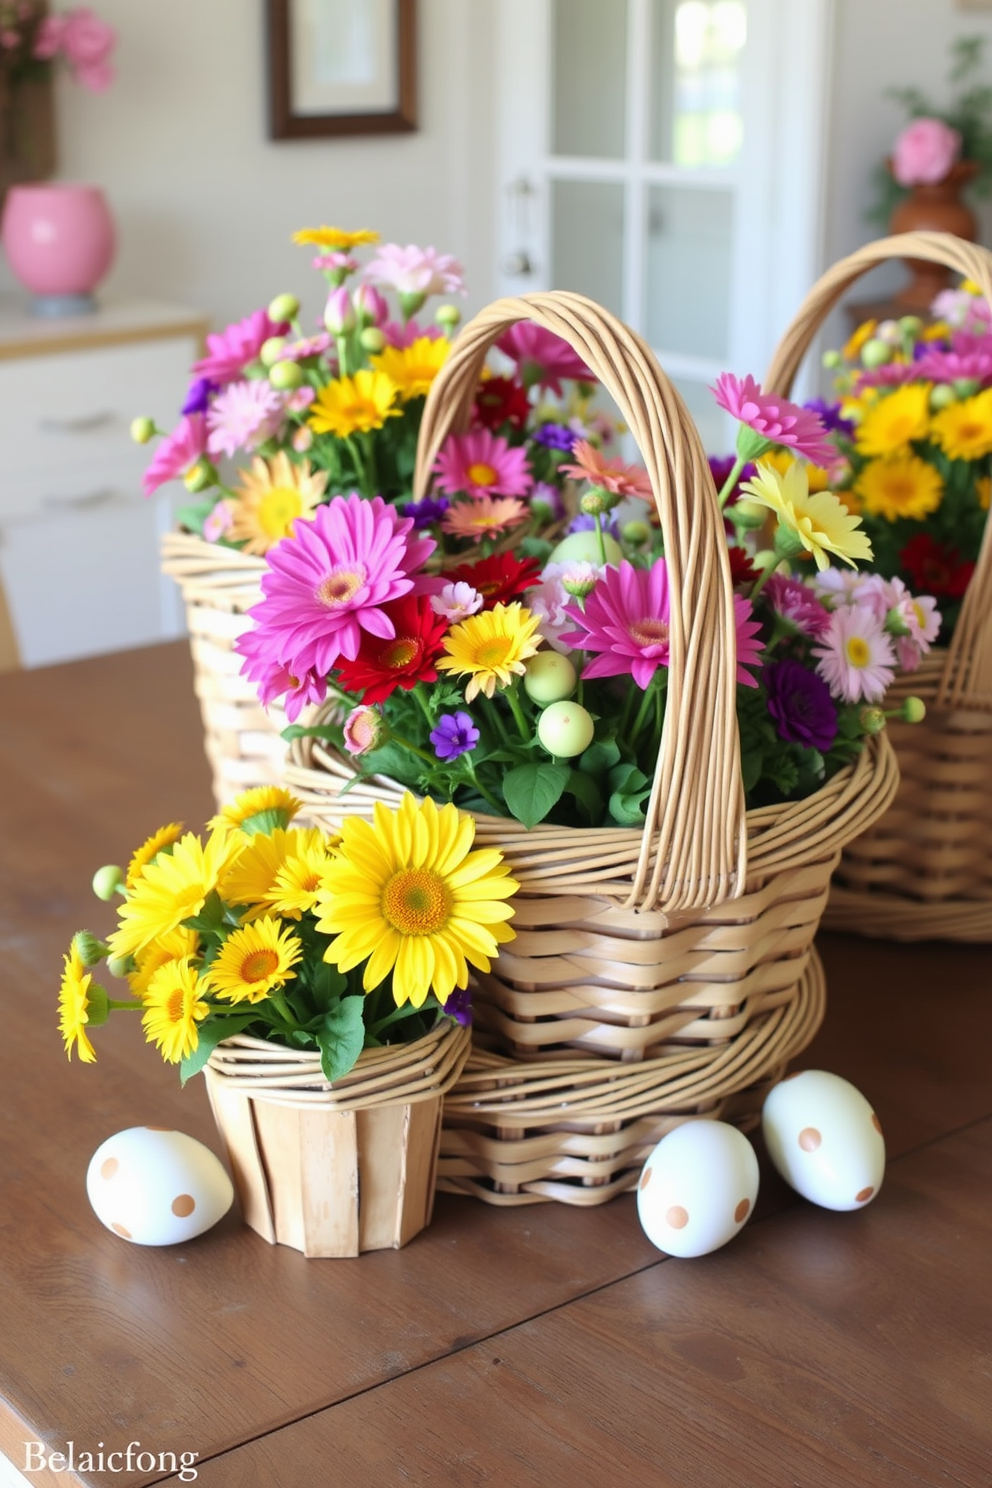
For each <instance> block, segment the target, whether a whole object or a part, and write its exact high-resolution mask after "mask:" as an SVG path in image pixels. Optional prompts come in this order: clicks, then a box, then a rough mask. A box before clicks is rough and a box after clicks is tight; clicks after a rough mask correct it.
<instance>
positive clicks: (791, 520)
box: [438, 460, 872, 665]
mask: <svg viewBox="0 0 992 1488" xmlns="http://www.w3.org/2000/svg"><path fill="white" fill-rule="evenodd" d="M741 490H742V491H745V492H746V493H747V494H748V495H749V496H750V497H751V499H752V501H756V502H758V504H759V505H760V506H767V507H768V508H769V509H770V510H771V511H773V512H774V513H775V516H776V517H777V518H778V520H779V523H780V524H781V526H782V527H784V528H785V530H786V532H788V533H792V534H793V535H794V537H795V538H796V539H798V541H799V542H800V543H801V544H802V546H803V547H804V548H805V549H806V551H807V553H812V555H813V558H814V560H815V561H816V566H817V568H820V569H823V568H829V567H830V556H829V555H831V554H832V555H833V556H834V557H835V558H840V559H841V561H842V562H844V563H849V564H850V565H851V567H852V568H854V567H856V564H855V561H854V560H855V559H856V558H864V559H867V558H870V557H871V555H872V553H871V543H870V542H869V541H868V537H867V534H866V533H864V532H862V531H861V518H860V517H857V516H853V515H852V514H851V513H850V512H849V511H848V509H847V507H846V506H845V505H844V503H843V502H842V501H838V499H837V497H836V496H835V495H834V494H833V492H832V491H816V492H814V493H812V494H811V493H810V489H809V484H808V482H807V480H806V472H805V470H804V469H803V467H802V465H800V464H795V465H791V466H790V467H789V469H788V470H787V471H786V472H785V474H784V475H779V473H778V471H777V470H776V469H775V468H774V466H771V465H766V464H765V462H764V460H760V461H759V462H758V469H757V473H756V474H755V475H754V476H753V477H752V479H751V480H749V481H745V482H744V484H743V485H742V487H741ZM463 623H464V622H463ZM438 665H440V662H439V663H438Z"/></svg>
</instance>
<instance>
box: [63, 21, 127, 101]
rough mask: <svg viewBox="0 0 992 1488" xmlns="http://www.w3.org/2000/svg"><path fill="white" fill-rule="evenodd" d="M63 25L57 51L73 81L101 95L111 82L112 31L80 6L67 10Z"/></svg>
mask: <svg viewBox="0 0 992 1488" xmlns="http://www.w3.org/2000/svg"><path fill="white" fill-rule="evenodd" d="M64 22H65V24H64V26H63V29H62V48H61V49H62V52H63V53H64V55H65V58H66V61H67V62H68V63H69V66H70V67H71V68H72V71H73V74H74V76H75V78H76V81H77V82H78V83H81V84H82V86H83V87H84V88H90V89H92V91H93V92H94V93H102V92H103V91H104V89H105V88H109V87H110V84H111V83H112V82H113V80H114V69H113V68H112V67H111V65H110V56H111V53H112V52H113V50H114V47H115V45H116V43H117V33H116V31H115V30H114V28H113V26H108V25H107V23H106V21H101V20H100V17H99V16H97V15H94V13H93V11H92V10H90V9H89V8H88V7H86V6H82V5H81V6H79V7H78V8H77V9H76V10H70V11H69V12H68V14H67V15H66V16H65V17H64Z"/></svg>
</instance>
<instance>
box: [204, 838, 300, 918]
mask: <svg viewBox="0 0 992 1488" xmlns="http://www.w3.org/2000/svg"><path fill="white" fill-rule="evenodd" d="M325 841H326V839H325V837H324V834H323V832H321V830H320V828H319V827H305V828H301V827H291V828H290V829H289V830H286V829H284V828H283V827H275V828H273V830H272V831H271V832H256V833H255V835H254V837H250V838H249V839H248V841H247V843H246V844H245V846H244V848H243V850H242V852H241V853H240V855H239V857H238V858H237V860H236V862H234V863H233V864H232V866H231V869H230V871H229V872H228V873H227V874H226V876H225V877H224V880H223V882H222V883H221V885H220V896H221V898H222V899H223V900H224V902H225V904H245V905H247V906H248V909H247V911H246V913H245V914H244V916H243V918H244V919H245V920H254V919H257V918H258V917H259V915H266V914H270V913H271V911H272V908H273V902H274V899H275V898H278V897H279V895H280V893H281V892H282V891H281V889H280V888H279V887H278V885H277V882H276V880H277V879H278V877H279V873H280V871H281V870H282V868H283V867H284V866H285V864H286V863H287V862H288V861H289V859H290V858H302V857H306V856H307V854H308V853H310V852H315V851H318V850H321V851H322V850H323V849H324V844H325Z"/></svg>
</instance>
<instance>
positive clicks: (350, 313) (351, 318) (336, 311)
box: [324, 284, 358, 336]
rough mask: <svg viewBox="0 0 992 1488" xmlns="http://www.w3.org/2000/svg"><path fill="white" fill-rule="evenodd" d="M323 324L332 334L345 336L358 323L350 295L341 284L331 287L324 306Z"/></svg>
mask: <svg viewBox="0 0 992 1488" xmlns="http://www.w3.org/2000/svg"><path fill="white" fill-rule="evenodd" d="M324 324H325V326H326V327H327V329H328V330H329V331H330V333H331V335H332V336H347V335H348V334H349V332H351V331H353V330H354V329H355V326H356V325H357V324H358V321H357V318H356V316H355V307H354V305H353V304H352V303H351V295H350V294H349V293H348V290H347V289H346V287H345V286H344V285H343V284H339V285H338V287H337V288H336V289H332V290H331V292H330V294H329V295H328V296H327V304H326V305H325V306H324Z"/></svg>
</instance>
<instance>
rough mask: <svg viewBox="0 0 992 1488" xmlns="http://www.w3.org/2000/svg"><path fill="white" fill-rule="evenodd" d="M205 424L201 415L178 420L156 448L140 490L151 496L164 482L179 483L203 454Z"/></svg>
mask: <svg viewBox="0 0 992 1488" xmlns="http://www.w3.org/2000/svg"><path fill="white" fill-rule="evenodd" d="M206 448H207V423H206V419H205V418H204V416H203V414H202V413H189V414H187V415H186V417H185V418H181V419H180V420H179V422H178V424H177V425H176V427H175V428H174V429H173V431H172V433H171V434H167V435H166V436H165V438H164V439H163V440H162V443H161V444H160V445H159V447H158V449H157V450H156V451H155V454H154V456H153V458H152V461H151V463H150V464H149V466H148V468H147V470H146V471H145V473H144V475H143V476H142V477H141V489H142V490H143V491H144V493H145V495H146V496H152V495H154V493H155V492H156V491H157V490H158V488H159V486H163V485H165V482H166V481H170V480H181V479H182V477H183V476H184V475H185V474H186V472H187V471H188V470H190V469H192V467H193V466H194V465H195V464H196V462H197V460H199V459H200V458H201V456H202V455H203V454H204V453H205V452H206Z"/></svg>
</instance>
